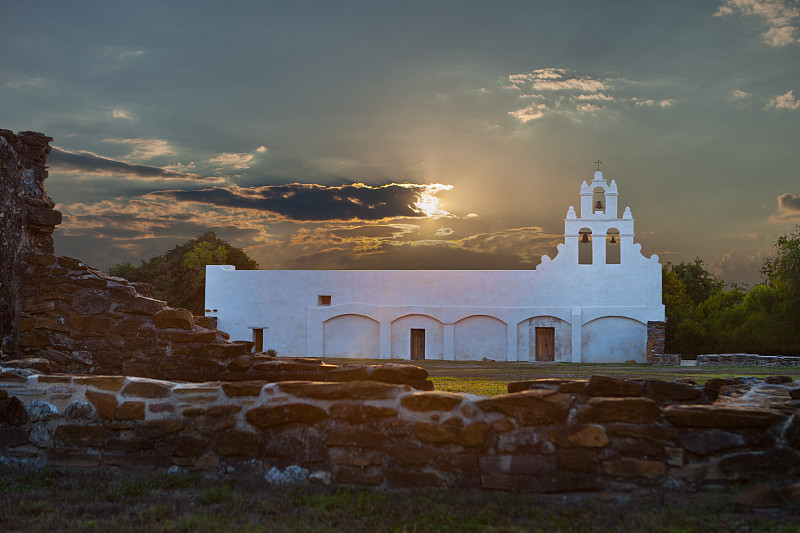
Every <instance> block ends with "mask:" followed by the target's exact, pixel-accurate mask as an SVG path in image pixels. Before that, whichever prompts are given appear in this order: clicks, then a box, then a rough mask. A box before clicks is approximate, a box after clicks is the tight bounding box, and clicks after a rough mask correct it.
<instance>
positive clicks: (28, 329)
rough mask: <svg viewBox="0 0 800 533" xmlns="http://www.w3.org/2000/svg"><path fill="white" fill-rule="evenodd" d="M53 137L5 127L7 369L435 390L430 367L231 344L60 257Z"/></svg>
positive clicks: (2, 311)
mask: <svg viewBox="0 0 800 533" xmlns="http://www.w3.org/2000/svg"><path fill="white" fill-rule="evenodd" d="M50 141H52V138H51V137H47V136H45V135H43V134H41V133H35V132H21V133H19V134H14V133H13V132H11V131H9V130H0V178H1V179H2V184H0V215H2V216H0V238H2V241H0V265H2V269H0V334H1V336H2V351H1V352H0V355H2V359H0V362H2V364H3V365H6V366H9V367H17V368H32V369H35V370H37V371H39V372H43V373H50V372H54V373H63V374H105V375H126V376H141V377H150V378H158V379H173V380H188V381H205V380H209V379H222V380H248V379H249V380H252V379H261V380H264V381H285V380H298V379H309V380H318V381H341V380H345V381H352V380H378V381H386V382H390V383H404V384H408V385H411V386H412V387H415V388H418V389H426V390H430V389H432V388H433V385H432V383H431V382H430V381H428V380H427V379H426V378H427V372H425V371H424V370H422V369H407V370H404V369H402V368H395V367H396V365H392V364H388V365H374V366H373V365H355V366H353V365H348V366H345V367H336V366H334V365H326V364H323V363H321V362H320V361H319V360H313V359H288V360H287V359H274V358H270V357H267V356H265V355H264V354H252V353H250V351H251V349H252V347H253V343H252V342H245V341H239V342H231V341H230V340H229V337H228V335H227V334H226V333H224V332H221V331H218V330H217V329H216V327H215V326H216V324H215V323H214V322H213V321H212V319H210V318H208V317H199V316H193V315H192V313H191V312H190V311H188V310H186V309H173V308H171V307H169V306H168V305H167V303H166V302H164V301H161V300H157V299H154V298H151V297H150V291H151V290H152V287H150V286H149V285H148V284H146V283H132V282H129V281H127V280H125V279H123V278H119V277H114V276H110V275H108V274H106V273H104V272H101V271H99V270H97V269H95V268H92V267H90V266H88V265H86V264H84V263H82V262H81V261H79V260H77V259H73V258H71V257H57V256H56V255H55V254H54V246H53V233H54V231H55V227H56V226H57V225H58V224H60V223H61V213H60V212H59V211H57V210H55V209H54V206H55V203H54V202H53V201H52V200H51V199H50V198H49V197H48V196H47V193H46V191H45V187H44V181H45V179H47V167H46V163H47V154H48V153H49V152H50V146H49V142H50Z"/></svg>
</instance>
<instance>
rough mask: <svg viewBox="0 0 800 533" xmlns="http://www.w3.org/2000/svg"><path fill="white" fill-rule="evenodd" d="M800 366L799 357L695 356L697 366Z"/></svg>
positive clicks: (721, 354) (731, 354)
mask: <svg viewBox="0 0 800 533" xmlns="http://www.w3.org/2000/svg"><path fill="white" fill-rule="evenodd" d="M719 365H735V366H800V357H791V356H787V355H757V354H752V353H720V354H706V355H698V356H697V366H719Z"/></svg>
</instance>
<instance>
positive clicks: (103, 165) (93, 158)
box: [47, 146, 221, 182]
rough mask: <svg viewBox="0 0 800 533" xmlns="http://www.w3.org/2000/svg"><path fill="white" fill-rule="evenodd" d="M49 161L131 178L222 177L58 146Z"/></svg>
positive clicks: (57, 166)
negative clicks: (180, 170) (207, 175)
mask: <svg viewBox="0 0 800 533" xmlns="http://www.w3.org/2000/svg"><path fill="white" fill-rule="evenodd" d="M47 162H48V163H49V165H50V167H51V168H52V169H53V170H57V171H60V172H69V173H82V174H104V175H123V176H127V177H129V178H140V179H152V178H166V179H185V180H203V181H212V182H219V181H221V180H220V178H216V177H208V178H207V177H203V176H200V175H198V174H189V173H185V172H176V171H174V170H169V169H166V168H161V167H153V166H146V165H134V164H131V163H126V162H124V161H115V160H113V159H108V158H105V157H102V156H99V155H97V154H93V153H91V152H86V151H76V152H72V151H69V150H64V149H62V148H58V147H56V146H54V147H53V150H52V151H51V152H50V155H49V156H48V160H47Z"/></svg>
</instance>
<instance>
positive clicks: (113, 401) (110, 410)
mask: <svg viewBox="0 0 800 533" xmlns="http://www.w3.org/2000/svg"><path fill="white" fill-rule="evenodd" d="M75 379H76V380H78V379H80V378H75ZM86 399H87V400H89V402H91V404H92V405H93V406H94V408H95V409H97V414H99V415H100V416H101V417H103V418H105V419H106V420H113V419H114V415H115V414H116V412H117V397H116V396H114V395H113V394H107V393H105V392H97V391H93V390H91V389H88V390H87V391H86Z"/></svg>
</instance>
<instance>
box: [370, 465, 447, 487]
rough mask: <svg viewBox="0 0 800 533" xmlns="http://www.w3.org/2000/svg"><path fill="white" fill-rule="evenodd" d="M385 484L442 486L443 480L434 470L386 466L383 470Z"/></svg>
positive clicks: (394, 485)
mask: <svg viewBox="0 0 800 533" xmlns="http://www.w3.org/2000/svg"><path fill="white" fill-rule="evenodd" d="M384 478H385V480H386V486H387V487H389V488H397V489H400V488H424V487H442V486H444V485H445V480H444V479H443V478H442V477H441V476H440V475H439V474H436V473H434V472H413V471H409V470H406V469H400V468H387V469H386V470H385V471H384Z"/></svg>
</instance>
